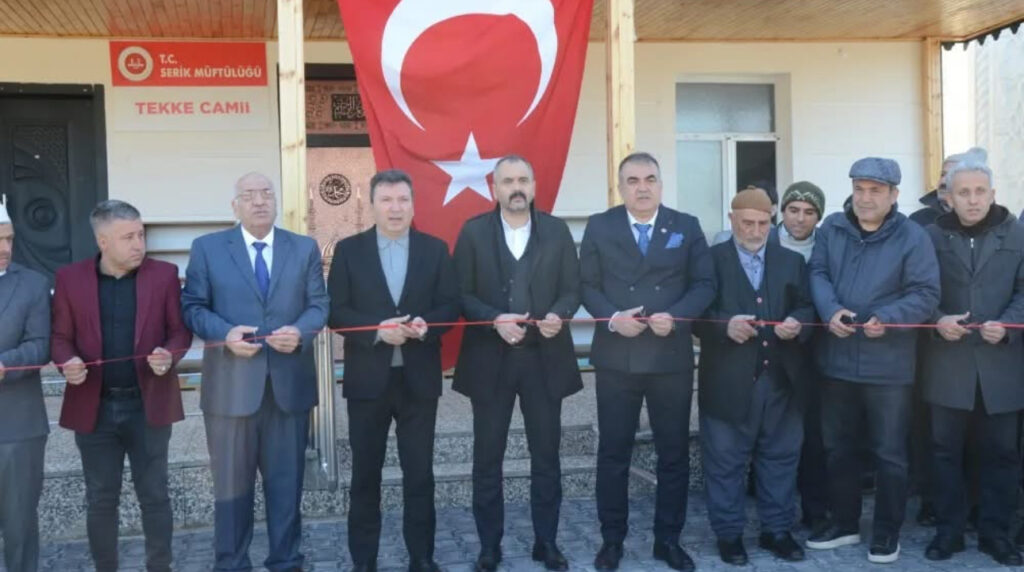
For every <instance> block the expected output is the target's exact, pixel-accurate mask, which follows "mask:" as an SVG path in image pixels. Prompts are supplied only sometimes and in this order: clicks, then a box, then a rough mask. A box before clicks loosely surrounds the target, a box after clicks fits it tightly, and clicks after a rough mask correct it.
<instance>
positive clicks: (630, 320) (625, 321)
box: [609, 306, 647, 338]
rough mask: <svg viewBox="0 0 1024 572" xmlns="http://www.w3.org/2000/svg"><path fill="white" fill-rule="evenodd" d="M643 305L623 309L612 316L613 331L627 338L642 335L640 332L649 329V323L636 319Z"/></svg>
mask: <svg viewBox="0 0 1024 572" xmlns="http://www.w3.org/2000/svg"><path fill="white" fill-rule="evenodd" d="M643 309H644V307H643V306H637V307H636V308H630V309H628V310H622V311H620V312H619V313H617V314H615V316H614V317H612V319H611V322H610V323H609V324H610V325H611V328H612V331H613V332H615V333H617V334H619V335H621V336H623V337H626V338H635V337H637V336H639V335H640V332H642V331H644V330H646V329H647V323H646V322H644V321H641V320H638V319H636V316H637V315H638V314H639V313H640V312H642V311H643Z"/></svg>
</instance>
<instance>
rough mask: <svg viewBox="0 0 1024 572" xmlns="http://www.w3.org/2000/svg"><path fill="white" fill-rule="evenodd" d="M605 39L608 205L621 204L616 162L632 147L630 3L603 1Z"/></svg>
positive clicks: (633, 108)
mask: <svg viewBox="0 0 1024 572" xmlns="http://www.w3.org/2000/svg"><path fill="white" fill-rule="evenodd" d="M606 4H607V9H608V30H607V37H606V39H605V49H606V63H605V65H606V66H607V74H606V78H607V84H606V86H605V89H606V91H607V94H608V206H614V205H617V204H619V203H621V202H622V198H621V197H619V192H618V190H617V188H616V187H617V184H618V166H619V161H621V160H622V159H623V157H625V156H626V155H628V154H630V153H632V152H633V150H634V149H635V148H636V89H635V84H636V67H635V63H636V62H635V59H634V56H633V48H634V44H635V43H636V25H635V22H634V20H633V9H634V0H606Z"/></svg>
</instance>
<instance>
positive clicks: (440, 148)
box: [338, 0, 603, 367]
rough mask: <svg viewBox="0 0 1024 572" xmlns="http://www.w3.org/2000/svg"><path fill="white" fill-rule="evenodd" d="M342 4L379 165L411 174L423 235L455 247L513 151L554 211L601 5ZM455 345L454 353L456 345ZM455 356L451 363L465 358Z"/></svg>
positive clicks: (585, 0)
mask: <svg viewBox="0 0 1024 572" xmlns="http://www.w3.org/2000/svg"><path fill="white" fill-rule="evenodd" d="M338 6H339V8H340V10H341V18H342V21H343V22H344V25H345V34H346V36H347V38H348V43H349V47H350V49H351V50H352V59H353V62H354V63H355V68H356V79H357V81H358V84H359V92H360V95H361V97H362V102H363V109H364V110H365V113H366V119H367V125H368V129H369V133H370V143H371V145H372V147H373V155H374V159H375V161H376V163H377V168H378V169H390V168H397V169H402V170H404V171H405V172H407V173H409V176H410V177H411V178H412V181H413V188H414V191H415V201H414V205H415V211H416V215H415V221H414V223H415V225H416V228H417V229H419V230H422V231H424V232H427V233H430V234H433V235H435V236H438V237H441V238H443V239H444V240H445V241H447V242H448V244H449V246H450V247H452V246H454V243H455V239H456V237H457V236H458V233H459V230H460V229H461V228H462V223H463V222H464V221H465V220H466V219H467V218H469V217H472V216H474V215H477V214H479V213H481V212H483V211H487V210H490V209H492V208H494V200H493V197H492V195H491V191H490V188H489V186H488V183H489V182H490V181H491V177H490V174H491V172H492V171H493V168H494V164H495V163H496V162H497V160H498V159H499V158H501V157H502V156H503V155H507V154H510V153H514V154H517V155H522V156H523V157H525V158H526V159H527V160H529V161H530V163H532V164H533V167H534V173H535V176H536V180H537V195H536V198H535V206H536V207H537V208H538V209H540V210H543V211H548V212H550V211H551V209H552V208H553V207H554V204H555V197H556V196H557V194H558V187H559V184H560V183H561V179H562V172H563V170H564V168H565V159H566V155H567V154H568V152H569V140H570V137H571V136H572V127H573V122H574V121H575V117H576V106H577V102H578V100H579V93H580V84H581V82H582V79H583V64H584V59H585V56H586V50H587V39H588V37H589V33H590V19H591V10H592V8H593V0H374V1H372V2H369V1H367V0H338ZM598 190H599V189H595V191H598ZM601 192H603V191H601ZM451 341H452V340H451V339H450V338H449V339H448V340H446V348H449V349H450V348H452V347H457V344H453V343H451ZM445 354H446V358H449V359H446V360H445V361H446V364H448V365H450V364H451V363H453V362H452V360H451V359H450V358H451V357H452V356H453V355H454V354H453V353H451V352H450V351H447V349H446V351H445ZM446 367H447V365H446Z"/></svg>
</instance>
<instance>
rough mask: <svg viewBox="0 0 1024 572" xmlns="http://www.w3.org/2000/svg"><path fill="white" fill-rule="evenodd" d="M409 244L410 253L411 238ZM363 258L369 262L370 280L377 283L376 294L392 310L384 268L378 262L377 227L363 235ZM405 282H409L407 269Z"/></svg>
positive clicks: (392, 305) (393, 305)
mask: <svg viewBox="0 0 1024 572" xmlns="http://www.w3.org/2000/svg"><path fill="white" fill-rule="evenodd" d="M411 232H412V231H411V230H410V234H411ZM409 244H410V246H409V249H410V251H411V250H412V236H410V237H409ZM409 255H410V258H411V257H412V253H411V252H410V253H409ZM363 257H364V258H363V260H367V261H371V262H369V264H368V268H369V269H370V270H369V272H370V274H371V275H372V277H371V280H376V281H377V288H376V290H377V291H378V292H381V293H383V295H384V299H385V300H387V303H388V305H389V306H391V307H392V308H394V307H395V301H394V300H393V299H392V298H391V290H390V289H389V288H388V280H387V278H386V277H385V276H384V266H383V265H382V264H381V262H380V249H379V248H378V247H377V227H376V226H374V227H373V228H372V229H370V230H369V231H367V232H366V233H365V234H364V235H363ZM405 281H406V283H408V282H409V272H408V269H407V270H406V273H405ZM404 295H405V287H404V286H403V288H402V296H404ZM399 300H401V298H399Z"/></svg>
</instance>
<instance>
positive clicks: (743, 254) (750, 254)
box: [732, 236, 768, 262]
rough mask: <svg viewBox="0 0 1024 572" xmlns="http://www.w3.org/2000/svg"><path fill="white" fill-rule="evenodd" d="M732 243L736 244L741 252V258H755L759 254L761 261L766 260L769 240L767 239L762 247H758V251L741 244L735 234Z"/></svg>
mask: <svg viewBox="0 0 1024 572" xmlns="http://www.w3.org/2000/svg"><path fill="white" fill-rule="evenodd" d="M732 243H733V244H734V245H735V246H736V252H738V253H739V255H740V259H742V260H751V259H752V258H754V256H757V257H759V258H760V259H761V262H764V250H765V248H767V247H768V241H765V243H764V244H762V245H761V248H760V249H758V251H757V252H750V251H749V250H747V249H745V248H743V247H742V246H740V243H739V241H737V240H736V237H735V236H733V238H732Z"/></svg>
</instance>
